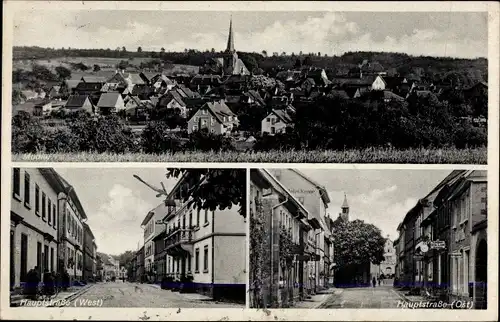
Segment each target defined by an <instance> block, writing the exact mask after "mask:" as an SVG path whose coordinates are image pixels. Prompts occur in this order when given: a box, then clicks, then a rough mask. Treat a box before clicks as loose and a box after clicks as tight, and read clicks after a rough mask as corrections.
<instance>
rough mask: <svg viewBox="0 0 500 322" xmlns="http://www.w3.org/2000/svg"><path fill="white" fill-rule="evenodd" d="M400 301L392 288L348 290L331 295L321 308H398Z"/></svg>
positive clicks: (378, 287) (379, 287)
mask: <svg viewBox="0 0 500 322" xmlns="http://www.w3.org/2000/svg"><path fill="white" fill-rule="evenodd" d="M400 300H401V298H400V297H399V295H398V294H397V293H396V292H395V291H394V290H393V287H392V286H377V287H370V288H369V287H363V288H348V289H344V290H343V292H341V293H340V294H332V295H330V296H329V297H328V298H327V299H326V300H325V302H323V304H322V305H321V308H328V309H333V308H346V309H352V308H357V309H361V308H367V309H368V308H369V309H377V308H397V306H398V301H400Z"/></svg>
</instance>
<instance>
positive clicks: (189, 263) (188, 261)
mask: <svg viewBox="0 0 500 322" xmlns="http://www.w3.org/2000/svg"><path fill="white" fill-rule="evenodd" d="M192 260H193V256H192V255H188V257H187V258H186V261H187V270H188V272H191V261H192Z"/></svg>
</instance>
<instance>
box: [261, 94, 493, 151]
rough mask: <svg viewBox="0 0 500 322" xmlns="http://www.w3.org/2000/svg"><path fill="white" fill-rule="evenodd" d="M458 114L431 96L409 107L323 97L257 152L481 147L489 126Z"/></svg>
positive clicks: (264, 141)
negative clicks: (479, 124)
mask: <svg viewBox="0 0 500 322" xmlns="http://www.w3.org/2000/svg"><path fill="white" fill-rule="evenodd" d="M460 113H461V112H460V110H458V109H454V108H453V106H452V105H450V104H447V103H442V102H439V101H437V100H434V99H433V98H432V97H428V98H422V99H419V100H416V101H412V100H410V102H409V104H406V103H403V102H390V103H385V102H379V101H367V102H361V101H356V100H341V99H337V98H330V97H321V98H319V99H318V100H317V101H316V102H315V104H309V105H307V106H298V107H297V113H296V115H295V126H294V127H293V128H289V129H287V131H286V133H284V134H278V135H275V136H264V137H263V138H262V139H261V140H258V141H257V143H256V145H255V146H254V149H255V150H261V151H269V150H280V149H282V150H290V149H296V150H303V149H311V150H317V149H334V150H338V149H358V148H367V147H387V146H392V147H395V148H401V149H405V148H417V147H445V146H456V147H458V148H464V147H466V146H468V147H480V146H485V145H486V143H487V131H486V128H483V127H476V126H474V125H473V124H472V123H471V122H470V121H468V120H467V119H465V120H464V119H462V118H460V116H461V114H460Z"/></svg>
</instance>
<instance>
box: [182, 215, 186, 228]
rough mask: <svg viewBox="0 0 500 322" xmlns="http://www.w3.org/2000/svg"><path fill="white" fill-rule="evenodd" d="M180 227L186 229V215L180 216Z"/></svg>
mask: <svg viewBox="0 0 500 322" xmlns="http://www.w3.org/2000/svg"><path fill="white" fill-rule="evenodd" d="M182 229H186V215H183V216H182Z"/></svg>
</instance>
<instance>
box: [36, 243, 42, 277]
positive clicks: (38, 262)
mask: <svg viewBox="0 0 500 322" xmlns="http://www.w3.org/2000/svg"><path fill="white" fill-rule="evenodd" d="M36 266H38V269H41V268H42V243H40V242H37V243H36ZM42 272H43V271H42Z"/></svg>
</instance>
